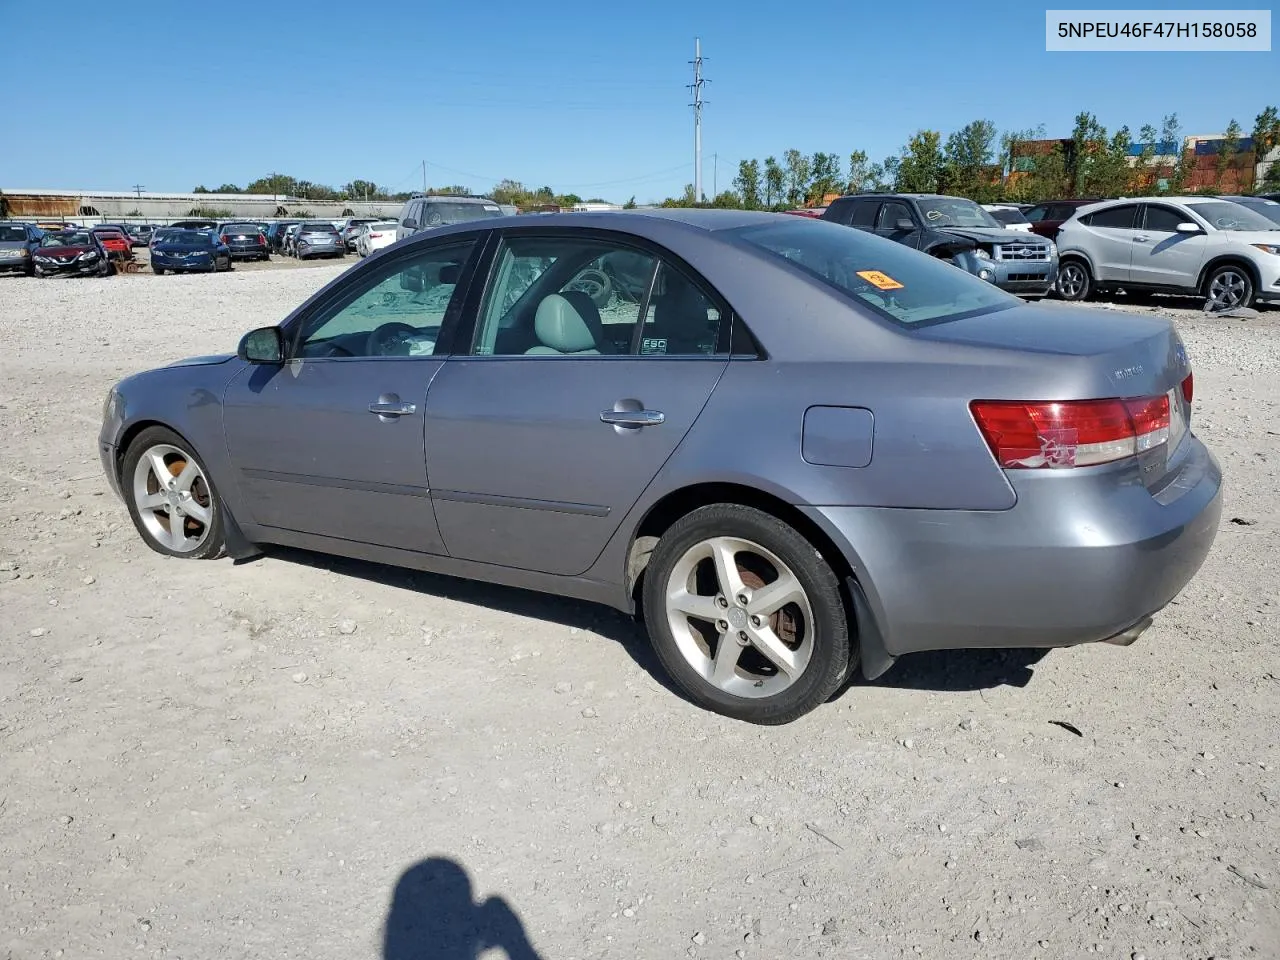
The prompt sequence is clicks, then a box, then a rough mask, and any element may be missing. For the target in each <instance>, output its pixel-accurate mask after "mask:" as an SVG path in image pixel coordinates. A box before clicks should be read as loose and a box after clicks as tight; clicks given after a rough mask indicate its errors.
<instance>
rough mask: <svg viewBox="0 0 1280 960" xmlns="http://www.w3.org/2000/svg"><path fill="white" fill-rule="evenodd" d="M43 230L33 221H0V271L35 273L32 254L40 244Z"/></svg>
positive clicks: (29, 274)
mask: <svg viewBox="0 0 1280 960" xmlns="http://www.w3.org/2000/svg"><path fill="white" fill-rule="evenodd" d="M42 236H44V231H43V230H41V229H40V228H39V227H37V226H36V225H35V224H34V223H18V222H15V221H13V220H6V221H3V222H0V273H23V274H26V275H27V276H28V277H29V276H31V275H32V274H34V273H35V270H36V264H35V260H33V259H32V255H33V254H34V253H35V252H36V249H37V248H38V247H39V246H40V238H41V237H42Z"/></svg>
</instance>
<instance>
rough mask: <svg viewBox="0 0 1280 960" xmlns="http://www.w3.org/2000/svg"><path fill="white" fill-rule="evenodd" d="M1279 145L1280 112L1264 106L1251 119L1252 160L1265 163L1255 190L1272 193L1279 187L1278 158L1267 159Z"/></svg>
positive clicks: (1279, 162)
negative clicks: (1257, 187)
mask: <svg viewBox="0 0 1280 960" xmlns="http://www.w3.org/2000/svg"><path fill="white" fill-rule="evenodd" d="M1276 147H1280V114H1277V113H1276V108H1275V107H1266V108H1265V109H1264V110H1263V111H1262V112H1261V113H1260V114H1258V115H1257V116H1256V117H1255V118H1254V120H1253V162H1254V163H1256V164H1266V167H1265V169H1264V170H1263V172H1262V179H1261V182H1260V183H1259V188H1260V189H1258V191H1257V192H1259V193H1274V192H1275V191H1276V190H1277V189H1280V160H1267V155H1268V154H1270V153H1271V151H1272V150H1274V149H1275V148H1276Z"/></svg>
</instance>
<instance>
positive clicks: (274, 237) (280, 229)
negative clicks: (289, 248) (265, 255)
mask: <svg viewBox="0 0 1280 960" xmlns="http://www.w3.org/2000/svg"><path fill="white" fill-rule="evenodd" d="M301 222H302V221H301V220H277V221H276V222H275V223H273V224H271V225H270V226H269V227H267V246H268V247H270V248H271V251H272V253H284V232H285V231H286V230H288V229H289V228H290V227H292V226H293V225H294V224H295V223H301Z"/></svg>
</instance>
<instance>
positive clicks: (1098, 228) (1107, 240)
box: [1081, 203, 1142, 283]
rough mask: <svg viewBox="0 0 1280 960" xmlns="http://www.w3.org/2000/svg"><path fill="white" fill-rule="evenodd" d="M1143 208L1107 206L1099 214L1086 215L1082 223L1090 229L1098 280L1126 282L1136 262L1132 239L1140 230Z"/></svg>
mask: <svg viewBox="0 0 1280 960" xmlns="http://www.w3.org/2000/svg"><path fill="white" fill-rule="evenodd" d="M1141 212H1142V211H1141V210H1140V209H1139V208H1138V205H1137V204H1136V203H1126V204H1122V205H1121V206H1118V207H1108V208H1106V209H1105V210H1099V211H1097V212H1096V213H1089V214H1085V216H1084V217H1082V218H1081V222H1082V223H1084V224H1085V225H1086V226H1087V227H1088V228H1089V233H1090V237H1091V239H1090V242H1089V247H1088V252H1089V254H1090V255H1091V256H1092V258H1093V267H1094V273H1095V274H1096V278H1097V279H1098V280H1103V281H1106V282H1108V283H1123V282H1124V281H1126V280H1128V279H1129V277H1130V264H1131V263H1132V261H1133V248H1134V242H1133V238H1134V237H1135V236H1136V235H1137V233H1138V231H1137V230H1136V229H1135V224H1136V223H1137V222H1138V217H1139V216H1140V214H1141Z"/></svg>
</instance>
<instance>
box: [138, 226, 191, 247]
mask: <svg viewBox="0 0 1280 960" xmlns="http://www.w3.org/2000/svg"><path fill="white" fill-rule="evenodd" d="M182 229H184V228H183V227H156V228H155V229H154V230H152V231H151V238H150V239H149V240H148V241H147V249H148V250H152V249H155V245H156V243H157V242H158V241H160V240H161V239H162V238H164V237H167V236H171V235H172V234H174V233H176V232H178V231H179V230H182Z"/></svg>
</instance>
